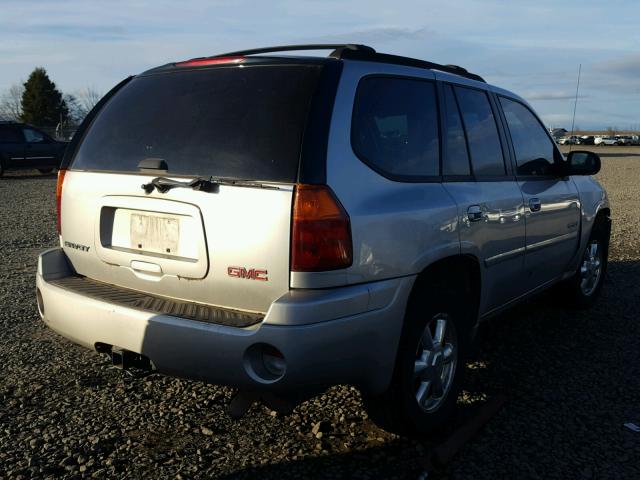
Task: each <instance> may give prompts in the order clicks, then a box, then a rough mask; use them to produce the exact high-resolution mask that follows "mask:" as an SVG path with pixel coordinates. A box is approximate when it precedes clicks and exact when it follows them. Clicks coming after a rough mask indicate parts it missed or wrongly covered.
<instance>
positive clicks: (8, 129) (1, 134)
mask: <svg viewBox="0 0 640 480" xmlns="http://www.w3.org/2000/svg"><path fill="white" fill-rule="evenodd" d="M23 142H24V138H23V137H22V134H21V133H20V130H18V129H17V128H16V127H13V126H11V125H0V143H23Z"/></svg>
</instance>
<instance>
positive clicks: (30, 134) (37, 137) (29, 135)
mask: <svg viewBox="0 0 640 480" xmlns="http://www.w3.org/2000/svg"><path fill="white" fill-rule="evenodd" d="M22 132H23V133H24V138H26V139H27V143H44V142H45V140H46V138H45V136H44V135H43V134H42V133H41V132H39V131H37V130H34V129H33V128H23V129H22Z"/></svg>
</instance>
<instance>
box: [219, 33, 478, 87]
mask: <svg viewBox="0 0 640 480" xmlns="http://www.w3.org/2000/svg"><path fill="white" fill-rule="evenodd" d="M299 50H300V51H302V50H332V52H331V53H330V54H329V56H330V57H333V58H338V59H343V58H346V59H351V60H363V61H368V62H380V63H391V64H394V65H405V66H408V67H416V68H427V69H430V70H438V71H440V72H446V73H452V74H454V75H458V76H461V77H465V78H469V79H471V80H475V81H478V82H483V83H487V82H485V80H484V78H482V77H481V76H480V75H476V74H475V73H471V72H469V71H468V70H467V69H466V68H462V67H459V66H458V65H441V64H439V63H434V62H429V61H427V60H418V59H417V58H411V57H401V56H399V55H389V54H387V53H378V52H376V51H375V50H374V49H373V48H372V47H369V46H368V45H359V44H356V43H319V44H309V45H280V46H277V47H266V48H254V49H251V50H239V51H237V52H228V53H222V54H220V55H214V56H213V57H210V58H218V57H235V56H244V55H257V54H260V53H275V52H292V51H299Z"/></svg>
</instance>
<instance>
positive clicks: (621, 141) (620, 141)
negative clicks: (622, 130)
mask: <svg viewBox="0 0 640 480" xmlns="http://www.w3.org/2000/svg"><path fill="white" fill-rule="evenodd" d="M615 139H616V145H631V144H633V139H632V138H631V136H630V135H616V137H615Z"/></svg>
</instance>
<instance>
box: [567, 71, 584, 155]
mask: <svg viewBox="0 0 640 480" xmlns="http://www.w3.org/2000/svg"><path fill="white" fill-rule="evenodd" d="M581 71H582V64H580V65H578V82H577V84H576V99H575V102H573V118H572V119H571V136H575V132H574V131H573V127H574V125H575V124H576V108H577V106H578V90H579V89H580V72H581ZM572 147H573V143H570V144H569V152H571V148H572Z"/></svg>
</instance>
